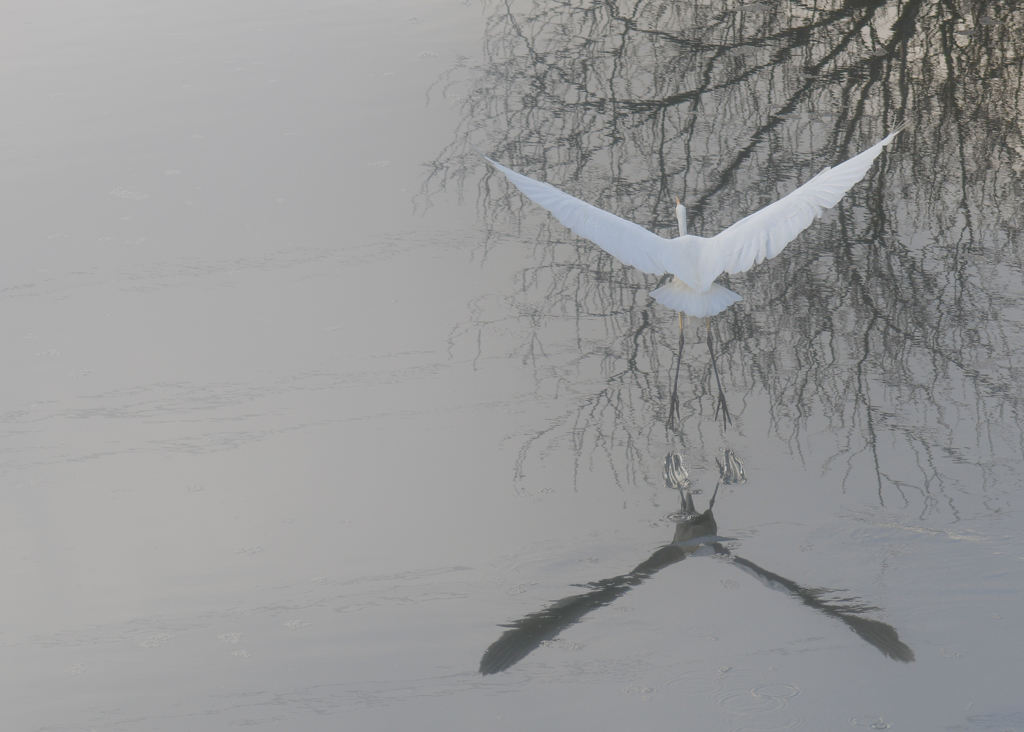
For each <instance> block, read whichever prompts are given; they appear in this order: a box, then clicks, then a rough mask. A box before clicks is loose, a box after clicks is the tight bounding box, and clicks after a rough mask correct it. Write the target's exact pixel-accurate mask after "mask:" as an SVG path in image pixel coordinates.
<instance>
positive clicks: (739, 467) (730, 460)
mask: <svg viewBox="0 0 1024 732" xmlns="http://www.w3.org/2000/svg"><path fill="white" fill-rule="evenodd" d="M718 470H719V480H718V484H717V485H716V486H715V490H714V492H713V493H712V494H711V500H710V501H708V508H707V510H706V511H704V512H703V513H698V512H697V510H696V508H695V507H694V503H693V493H692V492H691V491H690V483H689V479H688V476H687V472H686V469H685V467H684V466H683V464H682V460H681V458H680V456H679V455H678V454H677V453H669V455H668V456H667V457H666V459H665V470H664V475H665V483H666V485H668V486H669V487H670V488H673V489H674V490H678V491H679V492H680V496H681V501H682V502H681V506H680V510H679V512H678V513H676V514H673V515H672V518H673V520H675V521H676V528H675V533H674V535H673V536H672V541H671V543H669V544H666V545H665V546H662V547H660V548H658V549H657V550H656V551H655V552H654V553H653V554H651V556H650V557H648V558H647V559H646V560H644V561H643V562H641V563H640V564H639V565H637V567H636V568H635V569H633V571H631V572H628V573H626V574H622V575H619V576H617V577H610V578H608V579H602V580H597V581H595V582H588V583H587V584H586V585H583V586H584V587H587V588H589V590H588V591H587V592H584V593H581V594H579V595H572V596H570V597H566V598H563V599H561V600H559V601H558V602H555V603H553V604H551V605H549V606H548V607H546V608H544V609H543V610H539V611H537V612H534V613H530V614H529V615H526V616H524V617H522V618H520V619H519V620H516V621H514V622H513V623H511V624H509V625H508V626H506V627H508V628H509V629H508V630H506V631H505V632H504V633H503V634H502V635H501V637H500V638H499V639H498V640H496V641H495V642H494V643H492V644H491V646H490V647H489V648H488V649H487V651H486V652H485V653H484V655H483V658H482V659H480V673H482V674H485V675H486V674H494V673H498V672H499V671H505V670H506V669H508V668H511V667H512V666H514V665H515V664H517V663H519V662H520V661H522V660H523V659H524V658H526V657H527V656H528V655H529V654H530V653H532V652H533V651H534V650H536V649H537V648H539V647H540V646H541V644H543V643H544V642H545V641H550V640H554V639H555V638H556V637H557V636H558V635H559V634H560V633H562V632H563V631H564V630H566V629H567V628H569V627H570V626H572V625H574V624H576V623H578V622H579V621H580V620H582V619H583V617H584V616H585V615H586V614H587V613H589V612H592V611H594V610H597V609H598V608H602V607H605V606H606V605H610V604H611V603H613V602H615V601H616V600H617V599H619V598H620V597H622V596H623V595H625V594H626V593H627V592H629V591H630V590H631V589H633V588H634V587H636V586H638V585H641V584H643V583H644V582H646V581H647V580H649V579H650V578H651V577H653V576H654V575H655V574H657V573H658V572H660V571H661V570H663V569H665V568H666V567H670V566H672V565H673V564H677V563H679V562H681V561H683V560H684V559H686V558H688V557H702V556H715V557H718V558H720V559H722V560H724V561H726V562H730V563H732V564H734V565H736V566H737V567H739V568H740V569H741V570H743V571H745V572H747V573H749V574H752V575H753V576H754V577H756V578H757V579H759V580H760V581H761V582H763V583H764V584H765V585H766V586H768V587H770V588H772V589H776V590H781V591H783V592H786V593H788V594H790V595H792V596H793V597H795V598H796V599H798V600H800V602H801V603H803V604H804V605H805V606H807V607H809V608H811V609H813V610H817V611H818V612H820V613H821V614H823V615H826V616H828V617H830V618H834V619H836V620H839V621H841V622H842V623H844V624H845V625H846V626H847V627H848V628H849V629H850V630H852V631H853V632H854V633H856V634H857V635H858V636H860V637H861V638H862V639H863V640H865V641H867V642H868V643H870V644H871V645H872V646H874V647H875V648H877V649H878V650H879V651H881V652H882V653H883V654H885V656H886V657H888V658H892V659H895V660H897V661H903V662H905V663H909V662H910V661H913V660H914V652H913V651H912V650H911V649H910V647H908V646H907V645H906V644H905V643H903V642H902V641H900V638H899V634H898V633H897V632H896V629H895V628H893V627H892V626H891V625H888V624H887V623H883V622H881V621H879V620H873V619H871V618H866V617H863V614H864V613H867V612H872V611H878V610H879V608H877V607H872V606H868V605H865V604H862V603H860V602H859V600H858V599H857V598H844V599H843V600H842V601H836V600H827V599H825V595H828V594H831V593H833V592H835V590H826V589H822V588H814V587H804V586H803V585H801V584H799V583H797V582H794V581H793V580H791V579H788V578H786V577H783V576H782V575H779V574H776V573H774V572H771V571H769V570H767V569H764V568H763V567H761V566H759V565H757V564H754V562H751V561H750V560H748V559H744V558H743V557H741V556H739V555H737V554H735V553H734V552H733V551H732V550H731V549H729V548H728V547H726V546H725V542H732V541H734V540H732V539H729V538H728V537H722V536H718V522H717V521H716V520H715V515H714V507H715V499H716V498H717V496H718V490H719V488H721V487H722V486H723V485H730V484H734V483H741V482H743V481H744V480H745V479H744V476H743V464H742V462H741V461H740V460H739V459H738V458H737V456H736V455H735V453H733V452H732V451H731V450H730V451H726V454H725V459H724V460H720V461H718Z"/></svg>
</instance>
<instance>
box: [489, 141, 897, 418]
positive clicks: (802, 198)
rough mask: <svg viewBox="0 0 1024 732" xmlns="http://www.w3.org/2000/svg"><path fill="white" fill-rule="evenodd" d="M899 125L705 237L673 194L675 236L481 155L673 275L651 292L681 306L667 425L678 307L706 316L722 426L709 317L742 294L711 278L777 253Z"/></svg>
mask: <svg viewBox="0 0 1024 732" xmlns="http://www.w3.org/2000/svg"><path fill="white" fill-rule="evenodd" d="M902 129H903V126H902V125H899V126H898V127H896V129H895V130H893V131H892V133H890V134H889V136H888V137H886V138H885V139H883V140H882V141H881V142H879V143H878V144H877V145H875V146H874V147H870V148H868V149H867V150H865V151H864V152H862V153H860V154H859V155H855V156H854V157H852V158H850V159H849V160H847V161H846V162H844V163H841V164H839V165H837V166H835V167H834V168H825V169H824V170H822V171H821V172H820V173H818V174H817V175H816V176H814V177H813V178H811V179H810V180H809V181H807V182H806V183H804V184H803V185H802V186H800V187H799V188H797V189H796V190H795V191H793V192H792V193H790V194H789V195H787V196H785V197H784V198H782V199H780V200H778V201H776V202H775V203H772V204H770V205H768V206H765V207H764V208H762V209H761V210H760V211H757V212H756V213H753V214H751V215H750V216H747V217H746V218H744V219H741V220H740V221H737V222H736V223H735V224H733V225H732V226H730V227H729V228H728V229H726V230H725V231H723V232H721V233H720V234H717V235H716V236H713V237H710V238H705V237H702V236H695V235H693V234H687V232H686V209H685V208H684V207H683V205H682V204H681V203H680V202H679V199H678V198H677V199H676V219H677V221H678V222H679V236H678V237H676V238H674V239H666V238H664V237H662V236H659V235H657V234H655V233H653V232H651V231H648V230H647V229H645V228H643V227H642V226H640V225H638V224H634V223H633V222H632V221H627V220H626V219H622V218H619V217H618V216H615V215H614V214H611V213H608V212H607V211H602V210H601V209H599V208H597V207H595V206H591V205H590V204H589V203H586V202H584V201H581V200H580V199H578V198H575V197H573V196H570V195H569V194H568V193H563V192H562V191H560V190H558V189H557V188H555V187H554V186H552V185H549V184H548V183H541V182H540V181H536V180H533V179H532V178H527V177H526V176H525V175H521V174H520V173H517V172H515V171H514V170H511V169H509V168H506V167H505V166H504V165H501V164H499V163H497V162H495V161H494V160H491V159H490V158H489V157H487V156H486V155H484V156H483V157H484V159H485V160H487V162H489V163H490V164H491V165H493V166H494V167H495V168H497V169H498V170H500V171H501V172H502V173H504V174H505V177H506V178H508V179H509V181H511V182H512V183H513V184H514V185H515V186H516V188H518V189H519V190H520V191H521V192H522V193H523V195H525V196H526V197H527V198H529V199H530V200H531V201H533V202H535V203H538V204H540V205H541V206H543V207H544V208H546V209H547V210H548V211H550V212H551V213H552V214H553V215H554V217H555V218H556V219H558V220H559V221H560V222H561V223H562V224H564V225H565V226H567V227H569V229H571V230H572V231H573V233H575V234H578V235H579V236H582V237H584V238H586V239H589V240H590V241H592V242H594V243H595V244H597V245H598V246H599V247H601V248H602V249H604V250H605V251H606V252H608V253H609V254H611V255H612V256H613V257H615V258H616V259H618V260H619V261H620V262H622V263H623V264H628V265H630V266H631V267H636V268H637V269H638V270H640V271H641V272H646V273H647V274H652V275H664V274H671V275H672V279H671V280H670V281H669V282H668V283H667V284H665V285H662V286H661V287H659V288H657V289H656V290H654V291H652V292H651V293H650V294H651V297H653V298H654V299H655V300H657V301H658V302H659V303H661V304H662V305H664V306H665V307H667V308H671V309H672V310H676V311H678V312H679V313H680V315H679V356H678V358H679V361H677V362H676V375H675V383H674V385H673V387H672V400H671V402H670V404H669V418H668V423H669V426H670V427H671V426H672V424H673V421H674V417H675V416H676V414H677V413H678V409H679V400H678V397H677V390H678V385H679V363H680V361H681V360H682V357H683V353H682V351H683V316H682V314H683V313H685V314H686V315H688V316H690V317H693V318H704V319H706V323H707V332H708V337H707V344H708V349H709V351H710V355H711V365H712V368H713V369H714V373H715V380H716V382H717V384H718V403H717V405H716V407H715V417H716V418H717V417H718V413H719V409H721V410H722V414H723V417H724V419H723V422H724V424H726V425H728V424H729V422H730V421H731V420H730V417H729V409H728V406H727V405H726V402H725V393H724V392H723V390H722V382H721V379H720V378H719V377H718V367H717V366H716V365H715V354H714V348H713V347H712V344H711V320H710V318H711V316H713V315H717V314H718V313H720V312H722V311H723V310H725V309H726V308H727V307H729V306H730V305H732V304H733V303H735V302H739V300H741V299H742V298H740V296H739V295H737V294H736V293H735V292H732V291H731V290H728V289H726V288H725V287H722V286H721V285H719V284H716V283H715V278H717V277H718V276H719V275H720V274H722V273H723V272H726V273H728V274H736V273H737V272H746V271H747V270H748V269H750V268H751V267H753V266H754V265H755V264H759V263H761V262H762V261H764V260H765V259H771V258H772V257H774V256H776V255H777V254H778V253H779V252H781V251H782V250H783V249H784V248H785V247H786V245H787V244H789V242H791V241H793V239H795V238H796V237H797V235H798V234H799V233H800V232H801V231H803V230H804V229H806V228H807V227H808V226H810V225H811V223H812V222H813V221H814V219H815V218H816V217H817V216H820V215H821V213H822V212H823V211H824V210H825V209H829V208H832V207H833V206H835V205H836V204H837V203H838V202H839V199H841V198H842V197H843V195H845V193H846V192H847V191H848V190H850V189H851V188H852V187H853V186H854V185H855V184H856V183H857V182H858V181H860V180H861V179H862V178H863V177H864V176H865V175H867V172H868V169H869V168H870V167H871V164H872V163H873V162H874V160H875V158H877V157H878V155H879V154H880V153H881V152H882V148H884V147H885V146H886V145H888V144H889V143H890V142H892V141H893V139H894V138H895V137H896V135H898V134H899V133H900V132H901V131H902ZM481 155H483V154H482V153H481Z"/></svg>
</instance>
